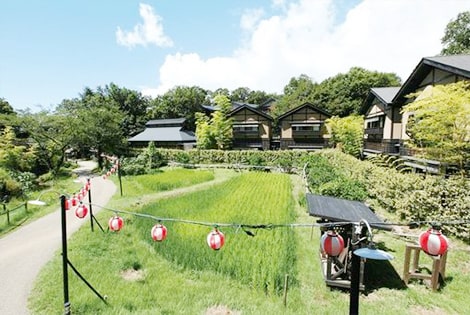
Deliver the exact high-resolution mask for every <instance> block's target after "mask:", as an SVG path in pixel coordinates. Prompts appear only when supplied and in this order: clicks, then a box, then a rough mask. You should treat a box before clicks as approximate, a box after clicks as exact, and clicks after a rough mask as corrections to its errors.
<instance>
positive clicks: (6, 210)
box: [3, 203, 10, 225]
mask: <svg viewBox="0 0 470 315" xmlns="http://www.w3.org/2000/svg"><path fill="white" fill-rule="evenodd" d="M3 212H6V213H7V222H8V225H10V211H9V210H8V209H7V206H6V204H5V203H3Z"/></svg>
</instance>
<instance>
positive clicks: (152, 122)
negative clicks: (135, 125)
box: [145, 118, 186, 126]
mask: <svg viewBox="0 0 470 315" xmlns="http://www.w3.org/2000/svg"><path fill="white" fill-rule="evenodd" d="M185 121H186V118H170V119H153V120H149V121H148V122H147V123H146V124H145V125H146V126H165V125H182V124H183V123H184V122H185Z"/></svg>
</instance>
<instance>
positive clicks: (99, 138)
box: [57, 87, 127, 167]
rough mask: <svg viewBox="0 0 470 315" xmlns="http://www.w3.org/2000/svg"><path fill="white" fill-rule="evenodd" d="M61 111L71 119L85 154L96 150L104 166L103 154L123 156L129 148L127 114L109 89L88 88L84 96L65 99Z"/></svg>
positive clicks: (75, 141)
mask: <svg viewBox="0 0 470 315" xmlns="http://www.w3.org/2000/svg"><path fill="white" fill-rule="evenodd" d="M57 113H58V114H59V115H61V116H64V117H67V118H68V124H67V125H68V126H73V128H72V129H73V143H72V144H71V145H70V147H73V148H76V149H77V150H78V151H79V152H81V153H82V154H88V153H89V152H92V151H93V152H95V154H96V155H97V157H98V162H99V165H100V167H101V166H102V162H103V161H102V159H101V153H113V154H117V155H120V154H121V152H123V151H124V150H125V147H126V139H127V136H126V135H125V134H124V133H123V129H122V125H121V123H122V121H123V120H124V118H125V113H123V112H122V111H121V109H120V108H119V105H118V104H117V103H116V102H115V101H114V100H113V99H112V98H111V97H110V96H109V94H108V93H107V92H106V90H105V89H101V88H99V87H98V88H97V90H96V91H93V90H91V89H90V88H85V90H84V92H83V93H82V94H81V97H80V98H76V99H72V100H64V101H63V102H62V103H61V104H60V105H59V107H58V110H57Z"/></svg>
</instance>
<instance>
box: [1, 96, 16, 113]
mask: <svg viewBox="0 0 470 315" xmlns="http://www.w3.org/2000/svg"><path fill="white" fill-rule="evenodd" d="M14 113H15V111H14V110H13V107H11V105H10V103H8V101H6V100H5V99H3V98H0V115H1V114H4V115H11V114H14Z"/></svg>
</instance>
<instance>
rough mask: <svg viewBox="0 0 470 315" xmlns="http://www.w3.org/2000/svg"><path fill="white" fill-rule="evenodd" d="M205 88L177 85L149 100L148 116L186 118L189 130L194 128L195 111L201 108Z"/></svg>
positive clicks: (205, 93) (204, 97)
mask: <svg viewBox="0 0 470 315" xmlns="http://www.w3.org/2000/svg"><path fill="white" fill-rule="evenodd" d="M206 96H207V92H206V90H204V89H202V88H200V87H197V86H192V87H187V86H178V87H175V88H173V89H171V90H170V91H168V92H166V93H165V94H164V95H162V96H158V97H157V98H155V99H154V100H153V101H151V110H150V116H151V118H154V119H166V118H181V117H184V118H186V123H187V124H188V128H189V129H190V130H194V129H195V120H196V119H195V113H197V112H200V111H201V110H202V108H201V105H202V104H204V102H205V100H206Z"/></svg>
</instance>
